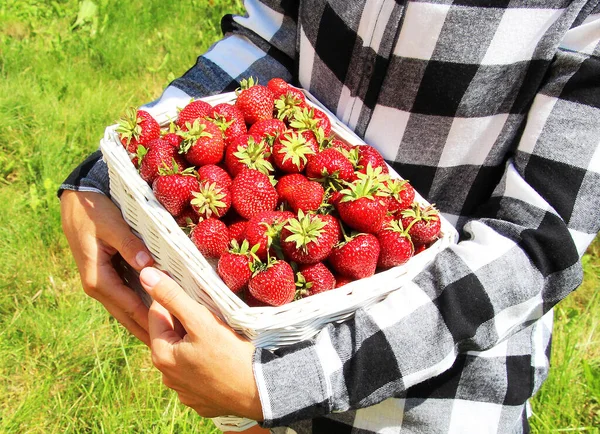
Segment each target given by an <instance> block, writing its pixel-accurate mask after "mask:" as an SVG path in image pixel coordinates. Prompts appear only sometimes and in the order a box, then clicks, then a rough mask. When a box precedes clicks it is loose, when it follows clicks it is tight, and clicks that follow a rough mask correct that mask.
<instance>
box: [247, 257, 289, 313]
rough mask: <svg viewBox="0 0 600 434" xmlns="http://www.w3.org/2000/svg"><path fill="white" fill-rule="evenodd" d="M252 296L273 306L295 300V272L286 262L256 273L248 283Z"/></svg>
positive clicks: (274, 263)
mask: <svg viewBox="0 0 600 434" xmlns="http://www.w3.org/2000/svg"><path fill="white" fill-rule="evenodd" d="M248 290H249V291H250V294H252V296H253V297H254V298H256V299H258V300H259V301H262V302H263V303H267V304H269V305H271V306H282V305H284V304H286V303H289V302H290V301H292V300H293V299H294V294H295V293H296V282H295V280H294V270H292V267H291V266H290V264H288V263H287V262H285V261H282V260H277V261H274V262H272V263H270V264H268V265H266V267H263V268H262V269H258V271H255V272H254V274H253V276H252V277H251V278H250V282H249V283H248Z"/></svg>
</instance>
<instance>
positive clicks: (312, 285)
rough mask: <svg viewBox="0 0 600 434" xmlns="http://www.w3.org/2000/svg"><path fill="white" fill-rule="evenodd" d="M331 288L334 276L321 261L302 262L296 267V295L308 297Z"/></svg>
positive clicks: (333, 284) (333, 285) (333, 286)
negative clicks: (313, 262) (312, 262)
mask: <svg viewBox="0 0 600 434" xmlns="http://www.w3.org/2000/svg"><path fill="white" fill-rule="evenodd" d="M333 288H335V277H334V276H333V274H332V273H331V271H329V269H328V268H327V267H326V266H325V264H323V263H322V262H317V263H316V264H303V265H300V267H298V272H297V273H296V297H298V298H302V297H310V296H311V295H315V294H319V293H321V292H325V291H329V290H331V289H333Z"/></svg>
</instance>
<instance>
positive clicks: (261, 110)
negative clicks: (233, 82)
mask: <svg viewBox="0 0 600 434" xmlns="http://www.w3.org/2000/svg"><path fill="white" fill-rule="evenodd" d="M240 84H241V89H240V90H237V91H236V94H237V100H236V101H235V105H236V107H238V108H239V109H240V111H241V112H242V113H243V114H244V120H245V121H246V123H247V124H248V125H252V124H254V123H256V122H258V121H260V120H263V119H270V118H272V117H273V108H274V107H275V99H274V97H273V92H271V90H270V89H269V88H268V87H267V86H262V85H260V84H255V83H254V79H253V78H252V77H250V78H249V79H248V80H245V79H244V80H242V81H241V83H240Z"/></svg>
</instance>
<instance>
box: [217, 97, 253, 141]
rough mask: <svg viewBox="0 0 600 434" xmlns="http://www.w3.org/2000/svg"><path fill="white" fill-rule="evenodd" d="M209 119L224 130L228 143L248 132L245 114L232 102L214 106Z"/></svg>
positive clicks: (224, 136)
mask: <svg viewBox="0 0 600 434" xmlns="http://www.w3.org/2000/svg"><path fill="white" fill-rule="evenodd" d="M209 119H210V120H212V121H213V122H214V123H215V124H216V125H217V126H218V127H219V129H220V130H221V131H222V132H223V138H224V139H225V143H226V144H227V145H229V143H231V141H232V140H233V139H235V138H236V137H237V136H240V135H242V134H246V133H248V128H247V127H246V122H245V121H244V114H243V113H242V112H241V111H240V109H239V108H237V107H236V106H234V105H232V104H227V103H221V104H217V105H216V106H214V107H213V108H212V113H211V114H210V117H209Z"/></svg>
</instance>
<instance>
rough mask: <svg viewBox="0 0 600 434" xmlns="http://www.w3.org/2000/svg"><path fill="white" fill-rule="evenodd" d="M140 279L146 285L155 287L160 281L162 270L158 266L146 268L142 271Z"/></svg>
mask: <svg viewBox="0 0 600 434" xmlns="http://www.w3.org/2000/svg"><path fill="white" fill-rule="evenodd" d="M140 280H141V281H142V283H144V284H145V285H146V286H149V287H150V288H153V287H154V286H155V285H156V284H157V283H158V282H159V281H160V272H159V271H158V270H157V269H156V268H152V267H148V268H144V269H143V270H142V272H141V273H140Z"/></svg>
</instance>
